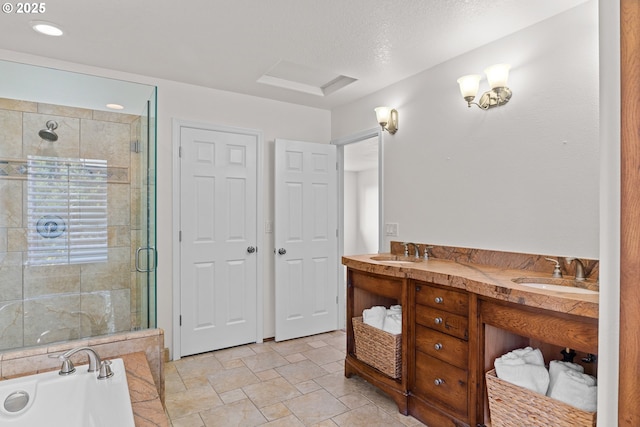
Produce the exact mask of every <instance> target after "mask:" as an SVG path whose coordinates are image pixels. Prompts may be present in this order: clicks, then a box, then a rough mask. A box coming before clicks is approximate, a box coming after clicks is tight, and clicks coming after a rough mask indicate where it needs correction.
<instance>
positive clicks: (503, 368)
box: [493, 347, 549, 394]
mask: <svg viewBox="0 0 640 427" xmlns="http://www.w3.org/2000/svg"><path fill="white" fill-rule="evenodd" d="M493 365H494V367H495V368H496V375H497V376H498V378H500V379H502V380H504V381H507V382H510V383H512V384H515V385H517V386H520V387H524V388H526V389H528V390H531V391H535V392H536V393H540V394H546V393H547V389H548V387H549V371H547V368H545V367H544V357H543V356H542V352H541V351H540V349H535V350H534V349H532V348H531V347H526V348H522V349H517V350H513V351H511V352H509V353H507V354H504V355H502V356H501V357H499V358H497V359H496V360H495V362H494V364H493Z"/></svg>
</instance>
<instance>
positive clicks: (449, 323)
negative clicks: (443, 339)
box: [416, 304, 469, 340]
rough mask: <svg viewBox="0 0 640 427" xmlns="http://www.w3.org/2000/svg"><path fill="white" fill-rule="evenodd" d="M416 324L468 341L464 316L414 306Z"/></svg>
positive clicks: (417, 305) (467, 328)
mask: <svg viewBox="0 0 640 427" xmlns="http://www.w3.org/2000/svg"><path fill="white" fill-rule="evenodd" d="M416 323H419V324H421V325H424V326H427V327H429V328H431V329H435V330H436V331H440V332H444V333H445V334H449V335H453V336H455V337H458V338H462V339H465V340H466V339H469V326H468V324H469V321H468V319H467V317H466V316H460V315H457V314H452V313H449V312H446V311H443V310H437V309H435V308H431V307H427V306H424V305H420V304H416Z"/></svg>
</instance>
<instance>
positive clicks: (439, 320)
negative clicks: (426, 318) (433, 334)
mask: <svg viewBox="0 0 640 427" xmlns="http://www.w3.org/2000/svg"><path fill="white" fill-rule="evenodd" d="M434 322H436V325H442V317H436V318H435V319H434Z"/></svg>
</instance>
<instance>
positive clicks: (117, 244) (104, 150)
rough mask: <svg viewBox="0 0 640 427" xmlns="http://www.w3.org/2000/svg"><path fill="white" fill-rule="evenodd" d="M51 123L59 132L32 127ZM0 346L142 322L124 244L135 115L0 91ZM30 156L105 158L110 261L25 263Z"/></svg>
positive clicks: (133, 187)
mask: <svg viewBox="0 0 640 427" xmlns="http://www.w3.org/2000/svg"><path fill="white" fill-rule="evenodd" d="M48 120H54V121H56V122H57V123H58V128H57V129H56V130H55V132H56V133H57V134H58V140H57V141H55V142H50V141H45V140H43V139H41V138H40V137H39V135H38V131H39V130H41V129H44V128H45V124H46V122H47V121H48ZM0 129H1V132H0V277H2V287H1V288H2V289H0V350H9V349H14V348H23V347H30V346H38V345H43V344H47V343H53V342H62V341H69V340H77V339H82V338H85V337H91V336H100V335H105V334H109V333H118V332H125V331H130V330H132V329H135V328H138V327H140V326H142V324H141V322H140V321H139V319H140V317H141V316H140V309H139V304H138V301H139V298H140V290H139V289H138V288H137V286H136V274H135V265H134V263H133V261H132V253H135V247H137V246H134V245H136V244H137V242H138V240H139V234H140V223H139V220H138V219H137V218H138V217H139V196H138V193H139V191H140V183H139V181H140V180H139V179H138V178H139V177H140V175H141V172H140V169H141V165H140V161H139V158H140V156H139V155H136V154H135V153H132V152H131V142H132V141H135V140H137V139H139V134H140V129H141V117H140V116H135V115H129V114H121V113H115V112H114V113H112V112H105V111H98V110H89V109H84V108H76V107H69V106H63V105H53V104H46V103H38V102H30V101H24V100H13V99H7V98H0ZM29 156H44V157H54V158H72V159H85V158H86V159H100V160H105V161H106V164H107V171H106V174H107V177H106V179H107V184H106V185H107V194H108V198H107V229H106V232H107V247H108V249H107V251H108V261H107V262H103V263H98V262H95V263H84V264H67V265H30V264H29V262H28V261H29V260H28V250H29V248H28V242H27V236H28V224H29V219H28V210H27V204H28V197H29V193H28V191H29V190H28V163H27V159H28V157H29Z"/></svg>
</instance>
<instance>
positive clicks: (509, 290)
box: [342, 246, 599, 319]
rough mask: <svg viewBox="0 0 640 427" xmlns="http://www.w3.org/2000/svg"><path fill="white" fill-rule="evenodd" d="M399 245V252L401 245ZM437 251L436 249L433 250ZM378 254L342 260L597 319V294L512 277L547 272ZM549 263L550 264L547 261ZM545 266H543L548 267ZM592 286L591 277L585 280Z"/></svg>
mask: <svg viewBox="0 0 640 427" xmlns="http://www.w3.org/2000/svg"><path fill="white" fill-rule="evenodd" d="M401 248H402V253H403V252H404V248H403V247H402V246H401ZM436 253H437V252H436ZM378 256H379V254H371V255H355V256H345V257H343V258H342V263H343V264H344V265H346V266H347V267H350V268H352V269H355V270H360V271H365V272H369V273H375V274H382V275H387V276H393V277H401V278H402V277H406V278H409V279H415V280H421V281H425V282H430V283H435V284H439V285H445V286H451V287H454V288H458V289H463V290H466V291H469V292H472V293H474V294H477V295H482V296H486V297H489V298H494V299H497V300H502V301H508V302H513V303H516V304H521V305H525V306H529V307H534V308H541V309H545V310H551V311H556V312H560V313H568V314H574V315H577V316H584V317H589V318H594V319H597V318H598V300H599V296H598V294H575V293H566V292H562V293H561V292H554V291H547V290H540V289H533V288H529V287H527V286H524V285H521V284H519V283H516V282H514V281H513V279H517V278H522V277H528V278H542V279H544V278H550V277H551V272H552V271H553V268H551V271H549V270H547V271H546V272H545V273H541V272H539V271H536V270H532V269H515V268H513V267H511V268H509V267H503V266H494V265H488V264H479V263H478V264H476V263H470V262H468V261H466V259H465V261H460V260H456V259H453V260H452V259H441V258H437V257H431V258H429V259H428V260H426V261H421V262H413V263H403V264H390V263H385V261H380V260H375V259H374V258H376V257H378ZM549 264H551V263H549ZM548 267H549V266H547V268H548ZM588 283H590V284H591V285H595V283H596V282H595V281H593V279H589V282H588Z"/></svg>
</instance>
